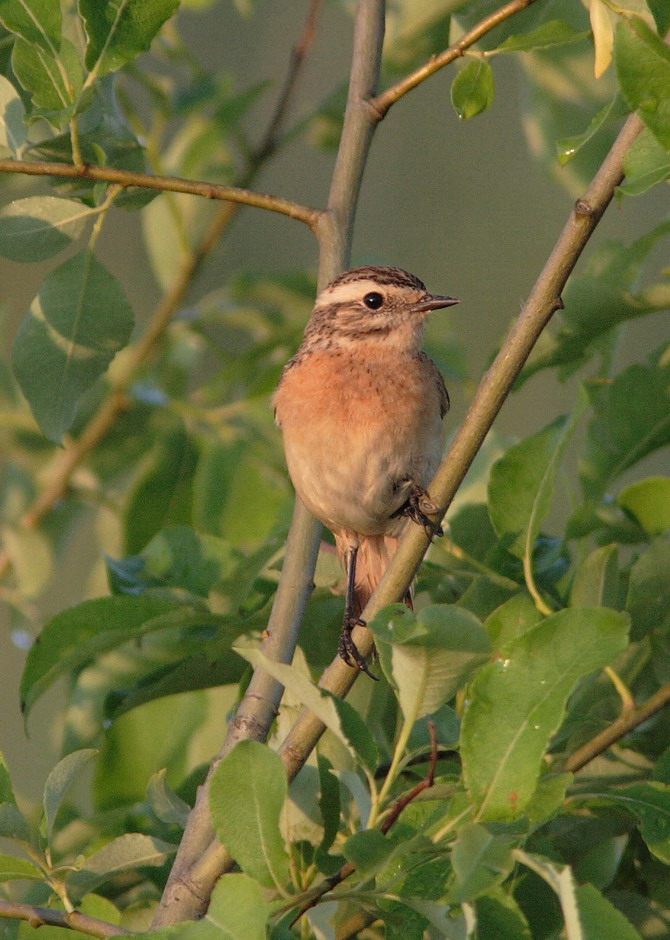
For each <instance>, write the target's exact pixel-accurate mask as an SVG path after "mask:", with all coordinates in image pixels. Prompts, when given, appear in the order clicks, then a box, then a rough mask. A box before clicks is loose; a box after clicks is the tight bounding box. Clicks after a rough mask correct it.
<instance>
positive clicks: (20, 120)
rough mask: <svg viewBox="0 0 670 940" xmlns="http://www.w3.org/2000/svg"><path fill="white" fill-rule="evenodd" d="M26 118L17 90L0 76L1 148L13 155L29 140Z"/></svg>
mask: <svg viewBox="0 0 670 940" xmlns="http://www.w3.org/2000/svg"><path fill="white" fill-rule="evenodd" d="M25 116H26V109H25V108H24V107H23V102H22V101H21V97H20V95H19V93H18V92H17V90H16V88H14V86H13V85H12V83H11V82H9V81H7V79H6V78H5V76H4V75H0V147H6V148H7V149H8V150H10V151H11V152H12V153H16V152H17V151H18V150H20V149H21V147H23V145H24V144H25V142H26V140H27V139H28V136H27V129H26V124H25V121H24V118H25Z"/></svg>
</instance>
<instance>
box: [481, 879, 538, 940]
mask: <svg viewBox="0 0 670 940" xmlns="http://www.w3.org/2000/svg"><path fill="white" fill-rule="evenodd" d="M474 909H475V915H476V917H477V933H476V937H477V940H532V937H531V932H530V927H529V926H528V921H527V920H526V918H525V916H524V913H523V911H522V910H521V908H520V907H519V905H518V904H517V903H516V901H515V899H514V898H513V897H512V896H511V895H509V894H508V893H507V892H506V891H504V890H500V889H498V890H497V891H496V890H493V891H491V892H489V893H488V894H485V895H483V896H482V897H479V898H476V899H475V901H474Z"/></svg>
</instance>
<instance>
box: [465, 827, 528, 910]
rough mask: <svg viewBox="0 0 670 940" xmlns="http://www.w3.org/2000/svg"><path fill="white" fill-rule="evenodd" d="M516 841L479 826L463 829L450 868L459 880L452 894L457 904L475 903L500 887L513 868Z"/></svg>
mask: <svg viewBox="0 0 670 940" xmlns="http://www.w3.org/2000/svg"><path fill="white" fill-rule="evenodd" d="M513 844H514V843H513V840H511V839H510V838H509V837H508V838H507V839H505V838H504V837H502V836H495V835H493V834H492V833H490V832H489V831H488V829H486V827H485V826H480V825H479V824H478V823H469V824H468V825H467V826H464V827H463V828H462V829H461V830H460V832H459V833H458V836H457V837H456V842H455V843H454V848H453V851H452V854H451V864H452V865H453V868H454V875H455V876H456V881H455V884H454V885H453V887H452V889H451V891H450V898H451V900H452V901H454V902H455V903H462V902H463V901H472V900H473V899H474V898H476V897H477V896H478V895H480V894H484V892H485V891H489V890H490V889H491V888H493V887H494V886H495V885H499V884H501V882H502V881H504V879H505V878H506V877H507V875H508V874H509V872H510V871H511V869H512V867H513V865H514V859H513V858H512V846H513Z"/></svg>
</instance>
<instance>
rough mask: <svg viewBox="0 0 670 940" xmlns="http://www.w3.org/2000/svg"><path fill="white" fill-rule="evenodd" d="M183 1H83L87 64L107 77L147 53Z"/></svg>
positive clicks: (81, 8)
mask: <svg viewBox="0 0 670 940" xmlns="http://www.w3.org/2000/svg"><path fill="white" fill-rule="evenodd" d="M178 5H179V0H108V2H107V3H99V2H98V0H79V9H80V12H81V15H82V17H83V19H84V24H85V27H86V35H87V37H88V45H87V47H86V65H87V66H88V68H89V69H91V70H93V69H95V71H96V72H97V74H98V75H104V74H105V73H106V72H111V71H114V70H115V69H118V68H120V67H121V66H122V65H125V63H126V62H131V61H132V60H133V59H134V58H136V57H137V56H138V55H139V54H140V52H145V51H146V50H147V49H148V48H149V46H150V45H151V41H152V40H153V38H154V36H155V35H156V33H157V32H158V30H159V29H160V28H161V26H162V25H163V23H164V22H165V21H166V20H167V19H169V17H171V16H172V14H173V13H174V12H175V10H176V9H177V7H178Z"/></svg>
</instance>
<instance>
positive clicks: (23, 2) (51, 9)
mask: <svg viewBox="0 0 670 940" xmlns="http://www.w3.org/2000/svg"><path fill="white" fill-rule="evenodd" d="M0 23H2V25H3V26H4V27H5V28H6V29H8V30H9V31H10V32H11V33H16V35H17V36H22V37H23V39H25V40H26V41H27V42H30V43H34V44H35V45H37V46H39V47H40V48H41V49H49V50H51V51H52V52H54V51H56V50H57V49H58V47H59V46H60V41H61V10H60V0H1V2H0Z"/></svg>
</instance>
